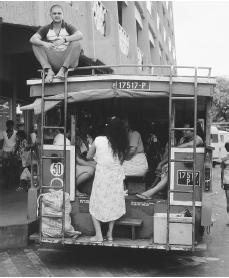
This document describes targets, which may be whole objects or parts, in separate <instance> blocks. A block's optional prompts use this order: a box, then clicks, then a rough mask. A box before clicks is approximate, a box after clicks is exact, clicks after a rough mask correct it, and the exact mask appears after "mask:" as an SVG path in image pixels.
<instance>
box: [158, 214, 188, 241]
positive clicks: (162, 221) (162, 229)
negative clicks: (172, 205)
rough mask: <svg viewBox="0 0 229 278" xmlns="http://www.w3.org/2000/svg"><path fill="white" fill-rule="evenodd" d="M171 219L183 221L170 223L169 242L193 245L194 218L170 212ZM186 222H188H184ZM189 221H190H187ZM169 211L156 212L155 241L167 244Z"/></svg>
mask: <svg viewBox="0 0 229 278" xmlns="http://www.w3.org/2000/svg"><path fill="white" fill-rule="evenodd" d="M170 215H171V216H170V219H171V220H175V221H179V222H182V223H170V229H169V243H170V244H181V245H192V223H191V221H192V218H191V217H183V216H177V214H170ZM184 222H186V223H184ZM187 222H188V223H187ZM166 236H167V213H155V214H154V243H158V244H166Z"/></svg>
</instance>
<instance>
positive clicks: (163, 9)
mask: <svg viewBox="0 0 229 278" xmlns="http://www.w3.org/2000/svg"><path fill="white" fill-rule="evenodd" d="M162 12H163V16H165V6H164V3H163V2H162Z"/></svg>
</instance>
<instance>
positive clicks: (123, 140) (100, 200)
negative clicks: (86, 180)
mask: <svg viewBox="0 0 229 278" xmlns="http://www.w3.org/2000/svg"><path fill="white" fill-rule="evenodd" d="M105 134H106V136H98V137H96V138H95V141H94V142H93V144H92V146H91V148H90V150H89V152H88V155H87V158H88V159H92V158H93V157H94V155H95V160H96V162H97V164H96V170H95V178H94V182H93V186H92V192H91V197H90V204H89V211H90V214H91V216H92V221H93V224H94V228H95V236H94V237H92V238H91V241H93V242H102V241H103V235H102V231H101V222H108V223H109V227H108V231H107V240H108V241H112V240H113V237H112V232H113V227H114V223H115V220H117V219H119V218H120V217H121V216H122V215H124V214H125V213H126V208H125V197H124V186H123V180H124V178H125V175H124V171H123V168H122V163H123V161H124V159H125V155H126V152H127V151H128V136H127V132H126V129H125V126H124V124H123V122H122V121H121V120H120V119H117V118H115V117H113V118H112V119H111V121H110V123H109V124H108V125H107V128H106V133H105Z"/></svg>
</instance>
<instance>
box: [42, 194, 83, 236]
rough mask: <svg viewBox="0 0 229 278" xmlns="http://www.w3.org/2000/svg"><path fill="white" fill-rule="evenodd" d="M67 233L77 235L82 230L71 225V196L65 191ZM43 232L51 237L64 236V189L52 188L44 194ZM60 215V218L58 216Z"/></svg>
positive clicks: (67, 234)
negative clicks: (76, 229)
mask: <svg viewBox="0 0 229 278" xmlns="http://www.w3.org/2000/svg"><path fill="white" fill-rule="evenodd" d="M64 196H65V235H66V236H68V237H77V236H79V235H80V234H81V232H78V231H75V230H74V228H73V226H72V225H71V217H70V212H71V209H72V208H71V203H70V196H69V194H68V193H66V192H65V194H64ZM42 197H43V198H42V215H44V216H43V217H42V234H43V235H44V236H49V237H61V236H62V207H63V191H62V190H58V191H56V190H53V189H50V192H48V193H45V194H43V195H42ZM58 217H59V218H58Z"/></svg>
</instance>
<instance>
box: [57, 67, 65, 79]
mask: <svg viewBox="0 0 229 278" xmlns="http://www.w3.org/2000/svg"><path fill="white" fill-rule="evenodd" d="M66 71H67V69H66V68H65V67H61V68H60V70H59V71H58V73H57V75H56V76H55V77H56V78H58V79H61V80H64V79H65V73H66Z"/></svg>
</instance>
